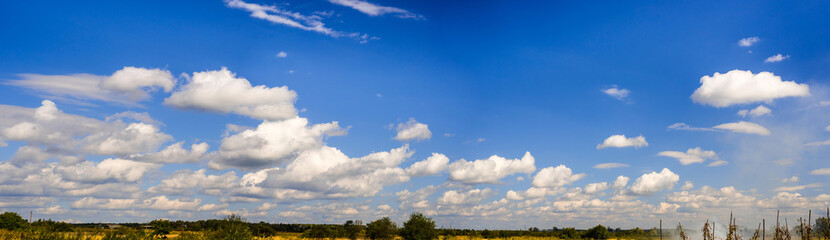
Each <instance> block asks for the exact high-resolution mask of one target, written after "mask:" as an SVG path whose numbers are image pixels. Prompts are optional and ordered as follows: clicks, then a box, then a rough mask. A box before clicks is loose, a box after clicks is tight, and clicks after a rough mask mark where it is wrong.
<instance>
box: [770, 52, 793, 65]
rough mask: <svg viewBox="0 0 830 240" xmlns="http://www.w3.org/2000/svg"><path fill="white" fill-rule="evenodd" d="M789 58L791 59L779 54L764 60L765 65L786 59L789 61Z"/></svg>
mask: <svg viewBox="0 0 830 240" xmlns="http://www.w3.org/2000/svg"><path fill="white" fill-rule="evenodd" d="M788 58H790V55H781V54H780V53H779V54H776V55H772V56H770V57H768V58H767V60H764V62H765V63H775V62H780V61H784V60H785V59H788Z"/></svg>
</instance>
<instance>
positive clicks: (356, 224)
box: [343, 220, 363, 240]
mask: <svg viewBox="0 0 830 240" xmlns="http://www.w3.org/2000/svg"><path fill="white" fill-rule="evenodd" d="M343 230H344V232H345V235H346V238H348V239H350V240H357V238H358V237H360V233H361V232H363V224H362V223H361V222H360V221H352V220H348V221H346V223H345V224H343Z"/></svg>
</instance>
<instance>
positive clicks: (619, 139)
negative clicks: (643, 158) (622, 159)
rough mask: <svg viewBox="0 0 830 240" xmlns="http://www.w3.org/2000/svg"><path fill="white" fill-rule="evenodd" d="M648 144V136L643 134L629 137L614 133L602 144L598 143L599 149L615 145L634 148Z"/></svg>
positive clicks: (616, 146)
mask: <svg viewBox="0 0 830 240" xmlns="http://www.w3.org/2000/svg"><path fill="white" fill-rule="evenodd" d="M645 146H648V142H646V137H643V135H640V136H637V137H633V138H627V137H625V135H622V134H620V135H612V136H610V137H608V138H606V139H605V141H603V142H602V143H601V144H598V145H597V149H603V148H607V147H615V148H624V147H634V148H641V147H645Z"/></svg>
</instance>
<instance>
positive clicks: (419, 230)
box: [400, 213, 438, 240]
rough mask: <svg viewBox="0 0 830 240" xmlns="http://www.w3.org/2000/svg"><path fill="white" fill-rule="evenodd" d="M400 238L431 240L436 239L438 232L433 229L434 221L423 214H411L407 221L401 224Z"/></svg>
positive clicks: (406, 239) (405, 239)
mask: <svg viewBox="0 0 830 240" xmlns="http://www.w3.org/2000/svg"><path fill="white" fill-rule="evenodd" d="M400 234H401V237H402V238H403V239H404V240H433V239H438V230H436V229H435V221H433V220H432V219H430V218H428V217H424V214H421V213H413V214H412V215H410V216H409V220H408V221H406V222H404V223H403V228H401V233H400Z"/></svg>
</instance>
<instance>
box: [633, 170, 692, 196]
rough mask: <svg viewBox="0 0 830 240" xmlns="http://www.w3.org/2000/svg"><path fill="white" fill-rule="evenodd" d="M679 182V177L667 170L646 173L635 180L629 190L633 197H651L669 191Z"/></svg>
mask: <svg viewBox="0 0 830 240" xmlns="http://www.w3.org/2000/svg"><path fill="white" fill-rule="evenodd" d="M677 181H680V176H679V175H677V174H675V173H673V172H672V171H671V170H669V169H668V168H663V170H662V171H660V172H659V173H658V172H651V173H646V174H643V175H642V176H640V177H639V178H637V180H635V181H634V183H633V184H631V187H629V190H630V191H631V193H633V194H635V195H652V194H654V193H657V192H660V191H664V190H670V189H672V188H673V187H674V184H675V183H677Z"/></svg>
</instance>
